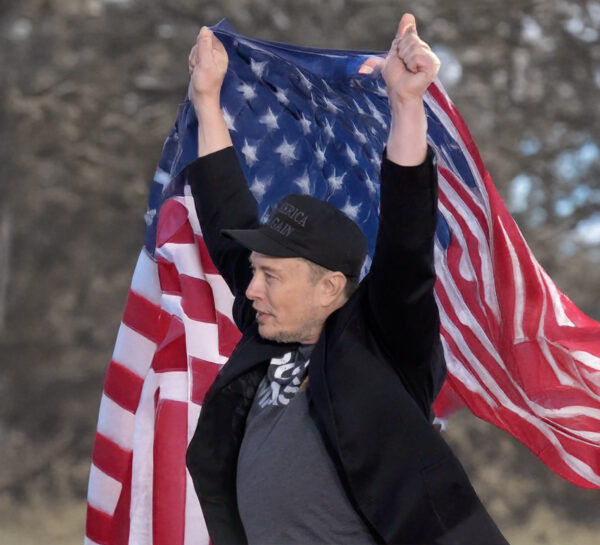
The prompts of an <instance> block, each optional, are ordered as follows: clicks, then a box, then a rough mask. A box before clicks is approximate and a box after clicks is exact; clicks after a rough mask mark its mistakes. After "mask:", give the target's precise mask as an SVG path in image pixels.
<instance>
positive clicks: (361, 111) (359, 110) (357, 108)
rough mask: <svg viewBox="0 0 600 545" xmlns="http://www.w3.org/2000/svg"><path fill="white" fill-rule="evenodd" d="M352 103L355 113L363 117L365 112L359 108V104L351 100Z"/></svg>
mask: <svg viewBox="0 0 600 545" xmlns="http://www.w3.org/2000/svg"><path fill="white" fill-rule="evenodd" d="M352 102H354V107H355V108H356V111H357V112H358V113H359V114H360V115H365V114H366V113H367V112H365V111H364V110H363V109H362V108H361V106H360V104H359V103H358V102H356V100H355V99H352Z"/></svg>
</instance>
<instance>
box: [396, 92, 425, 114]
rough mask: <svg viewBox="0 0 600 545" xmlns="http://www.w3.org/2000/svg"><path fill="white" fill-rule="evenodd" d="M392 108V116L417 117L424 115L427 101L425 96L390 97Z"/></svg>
mask: <svg viewBox="0 0 600 545" xmlns="http://www.w3.org/2000/svg"><path fill="white" fill-rule="evenodd" d="M390 110H391V112H392V116H394V115H396V116H398V117H399V118H402V117H407V116H408V117H410V118H416V117H420V116H422V115H424V113H425V103H424V102H423V97H410V98H402V99H400V98H395V99H391V98H390Z"/></svg>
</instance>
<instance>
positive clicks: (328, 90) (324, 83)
mask: <svg viewBox="0 0 600 545" xmlns="http://www.w3.org/2000/svg"><path fill="white" fill-rule="evenodd" d="M321 81H322V82H323V85H324V86H325V90H326V91H327V93H329V94H330V95H332V94H334V92H333V89H332V88H331V86H330V85H329V83H327V80H324V79H323V80H321Z"/></svg>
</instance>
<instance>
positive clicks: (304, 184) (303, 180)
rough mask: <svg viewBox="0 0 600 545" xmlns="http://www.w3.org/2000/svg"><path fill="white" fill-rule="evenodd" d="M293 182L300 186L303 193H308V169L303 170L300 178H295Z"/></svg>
mask: <svg viewBox="0 0 600 545" xmlns="http://www.w3.org/2000/svg"><path fill="white" fill-rule="evenodd" d="M294 183H295V184H296V185H297V186H298V187H299V188H300V191H302V193H304V194H305V195H309V194H310V176H309V175H308V171H306V170H305V171H304V174H302V176H300V178H296V179H295V180H294Z"/></svg>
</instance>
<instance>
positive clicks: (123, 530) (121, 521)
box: [110, 464, 131, 545]
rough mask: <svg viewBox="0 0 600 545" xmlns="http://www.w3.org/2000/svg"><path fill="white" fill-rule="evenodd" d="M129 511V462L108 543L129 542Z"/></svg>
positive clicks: (124, 544) (118, 544)
mask: <svg viewBox="0 0 600 545" xmlns="http://www.w3.org/2000/svg"><path fill="white" fill-rule="evenodd" d="M130 511H131V464H129V468H128V471H127V474H126V475H125V478H124V479H123V488H122V489H121V495H120V496H119V501H118V502H117V507H116V508H115V515H114V517H113V538H112V541H111V543H110V545H128V544H129V524H130V520H129V513H130Z"/></svg>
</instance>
